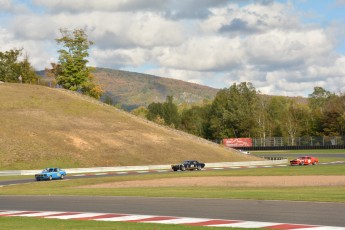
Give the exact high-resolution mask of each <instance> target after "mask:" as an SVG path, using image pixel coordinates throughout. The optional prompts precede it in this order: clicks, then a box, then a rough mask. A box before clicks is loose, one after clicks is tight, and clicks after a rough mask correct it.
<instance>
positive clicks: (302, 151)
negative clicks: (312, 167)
mask: <svg viewBox="0 0 345 230" xmlns="http://www.w3.org/2000/svg"><path fill="white" fill-rule="evenodd" d="M250 153H251V154H255V155H266V154H270V155H271V154H272V155H279V154H292V155H313V154H315V153H322V154H333V153H345V149H298V150H267V151H266V150H263V151H250Z"/></svg>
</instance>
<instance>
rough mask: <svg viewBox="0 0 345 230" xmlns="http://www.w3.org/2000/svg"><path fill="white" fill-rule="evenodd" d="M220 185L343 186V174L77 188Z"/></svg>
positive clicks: (157, 181)
mask: <svg viewBox="0 0 345 230" xmlns="http://www.w3.org/2000/svg"><path fill="white" fill-rule="evenodd" d="M177 185H178V186H179V187H183V186H221V187H291V186H296V187H301V186H344V185H345V176H240V177H179V178H164V179H154V180H135V181H121V182H112V183H102V184H95V185H88V186H80V187H78V188H142V187H175V186H177Z"/></svg>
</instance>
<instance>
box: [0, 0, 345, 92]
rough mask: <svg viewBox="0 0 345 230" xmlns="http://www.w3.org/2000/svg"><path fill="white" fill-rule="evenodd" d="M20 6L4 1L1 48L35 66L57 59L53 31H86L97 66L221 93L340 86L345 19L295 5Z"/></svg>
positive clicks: (193, 1) (57, 0) (198, 1)
mask: <svg viewBox="0 0 345 230" xmlns="http://www.w3.org/2000/svg"><path fill="white" fill-rule="evenodd" d="M18 2H19V1H10V0H0V18H1V19H3V20H1V22H0V49H1V50H8V49H12V48H24V52H25V53H27V54H28V55H29V57H30V60H31V62H32V64H33V65H34V66H35V67H36V68H37V69H43V68H44V67H48V66H49V63H50V62H52V61H54V60H56V56H57V45H56V42H55V40H54V39H55V38H57V37H59V28H68V29H70V30H73V29H76V28H84V29H86V32H87V34H88V36H89V39H90V40H92V41H94V42H95V45H94V46H92V47H91V50H90V64H91V65H93V66H98V67H108V68H116V69H130V70H134V71H135V69H136V68H138V69H148V68H145V65H152V66H154V67H155V68H154V69H152V68H149V70H146V71H147V73H149V74H155V75H158V76H162V77H171V78H175V79H180V80H185V81H189V82H195V83H200V84H206V85H209V86H212V87H218V88H224V87H229V86H230V85H232V84H233V83H234V82H237V83H239V82H243V81H247V82H252V83H253V85H254V86H255V87H256V88H257V89H258V90H260V91H262V92H263V93H267V94H277V95H305V94H306V92H307V91H308V90H309V93H311V91H312V90H313V87H315V86H322V87H325V88H327V89H328V90H333V91H337V90H339V89H340V88H341V87H342V86H341V85H343V83H344V81H345V80H344V79H345V76H344V70H343V66H345V61H344V60H345V56H344V54H342V53H340V52H339V50H340V48H339V47H342V45H343V40H344V37H345V33H344V32H343V31H345V30H344V28H343V27H344V26H343V24H342V23H341V22H342V19H340V20H339V19H338V20H336V21H334V22H332V21H330V22H327V23H325V24H322V25H321V24H317V23H313V24H308V23H306V22H303V21H302V19H301V17H300V16H301V15H302V13H303V11H301V10H298V9H297V8H296V7H297V6H296V5H293V1H285V2H282V1H279V2H277V1H271V0H261V1H250V0H248V1H242V0H238V1H237V0H236V1H235V0H234V1H228V0H219V1H214V0H186V1H175V0H165V1H161V0H147V1H142V0H126V1H122V0H121V1H108V0H99V1H89V0H74V1H70V0H50V1H46V0H33V1H32V2H33V3H34V4H35V5H34V6H32V5H30V1H25V2H24V3H28V5H24V3H20V4H19V3H18ZM335 3H336V4H338V5H344V1H343V0H342V1H340V0H338V1H336V2H333V6H334V4H335ZM143 67H144V68H143Z"/></svg>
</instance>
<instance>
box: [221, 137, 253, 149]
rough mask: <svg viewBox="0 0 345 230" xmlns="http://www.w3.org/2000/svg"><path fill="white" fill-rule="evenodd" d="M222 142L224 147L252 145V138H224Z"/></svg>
mask: <svg viewBox="0 0 345 230" xmlns="http://www.w3.org/2000/svg"><path fill="white" fill-rule="evenodd" d="M223 144H224V146H226V147H252V146H253V143H252V138H225V139H223Z"/></svg>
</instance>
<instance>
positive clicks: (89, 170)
mask: <svg viewBox="0 0 345 230" xmlns="http://www.w3.org/2000/svg"><path fill="white" fill-rule="evenodd" d="M286 163H288V160H287V159H283V160H266V161H246V162H218V163H205V168H213V167H240V166H259V165H278V164H286ZM170 169H171V165H146V166H119V167H96V168H68V169H65V170H66V172H67V173H68V174H74V173H102V172H124V171H150V170H170ZM41 171H42V170H3V171H0V176H19V175H34V174H36V173H39V172H41Z"/></svg>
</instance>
